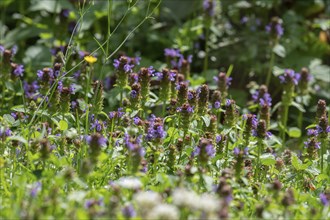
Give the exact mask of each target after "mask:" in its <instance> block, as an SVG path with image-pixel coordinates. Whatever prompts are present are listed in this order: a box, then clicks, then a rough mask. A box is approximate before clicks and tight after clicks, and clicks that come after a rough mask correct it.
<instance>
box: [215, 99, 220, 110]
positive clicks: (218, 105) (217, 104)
mask: <svg viewBox="0 0 330 220" xmlns="http://www.w3.org/2000/svg"><path fill="white" fill-rule="evenodd" d="M220 106H221V103H220V102H219V101H216V102H215V103H214V108H216V109H219V108H220Z"/></svg>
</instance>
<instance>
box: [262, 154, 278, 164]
mask: <svg viewBox="0 0 330 220" xmlns="http://www.w3.org/2000/svg"><path fill="white" fill-rule="evenodd" d="M260 162H261V163H262V164H263V165H266V166H270V165H274V164H275V163H276V160H275V156H274V155H273V154H270V153H267V154H263V155H261V156H260Z"/></svg>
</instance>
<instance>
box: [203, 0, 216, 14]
mask: <svg viewBox="0 0 330 220" xmlns="http://www.w3.org/2000/svg"><path fill="white" fill-rule="evenodd" d="M215 5H216V1H215V0H204V1H203V9H204V11H205V12H206V14H207V15H208V16H210V17H213V16H214V12H215V10H214V9H215Z"/></svg>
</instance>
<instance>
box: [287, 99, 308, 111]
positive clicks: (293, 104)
mask: <svg viewBox="0 0 330 220" xmlns="http://www.w3.org/2000/svg"><path fill="white" fill-rule="evenodd" d="M291 105H292V106H294V107H296V108H297V109H298V110H299V111H301V112H306V110H305V109H304V107H303V106H302V105H301V104H299V103H297V102H294V101H293V102H292V103H291Z"/></svg>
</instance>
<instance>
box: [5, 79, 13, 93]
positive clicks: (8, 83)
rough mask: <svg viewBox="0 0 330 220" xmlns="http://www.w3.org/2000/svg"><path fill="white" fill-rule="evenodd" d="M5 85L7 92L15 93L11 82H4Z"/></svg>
mask: <svg viewBox="0 0 330 220" xmlns="http://www.w3.org/2000/svg"><path fill="white" fill-rule="evenodd" d="M5 85H6V88H7V89H8V90H9V91H15V88H14V85H13V83H12V82H11V81H6V82H5Z"/></svg>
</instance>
